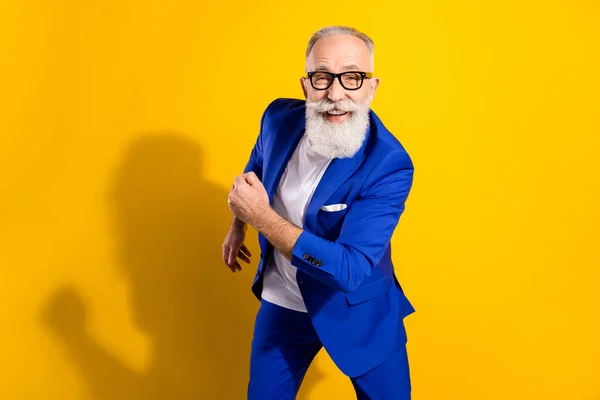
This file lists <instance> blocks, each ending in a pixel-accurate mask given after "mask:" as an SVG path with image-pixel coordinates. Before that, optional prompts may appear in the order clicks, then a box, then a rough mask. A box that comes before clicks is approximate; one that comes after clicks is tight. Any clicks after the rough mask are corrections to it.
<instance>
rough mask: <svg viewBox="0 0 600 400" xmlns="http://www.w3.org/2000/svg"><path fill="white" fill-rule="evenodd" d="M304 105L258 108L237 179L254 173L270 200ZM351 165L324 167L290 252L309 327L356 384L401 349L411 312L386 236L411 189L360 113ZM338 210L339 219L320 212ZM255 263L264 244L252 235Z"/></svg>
mask: <svg viewBox="0 0 600 400" xmlns="http://www.w3.org/2000/svg"><path fill="white" fill-rule="evenodd" d="M304 128H305V102H304V101H303V100H296V99H277V100H275V101H274V102H272V103H271V104H270V105H269V106H268V107H267V109H266V110H265V112H264V114H263V116H262V120H261V128H260V133H259V135H258V138H257V140H256V144H255V145H254V148H253V149H252V153H251V155H250V160H249V162H248V164H247V165H246V168H245V171H244V172H249V171H254V173H256V175H257V176H258V178H259V179H260V180H261V181H262V183H263V185H264V186H265V189H266V190H267V193H268V194H269V200H270V201H271V202H272V200H273V195H274V193H275V191H276V189H277V186H278V183H279V180H280V178H281V175H282V173H283V171H284V170H285V167H286V165H287V162H288V160H289V159H290V157H291V155H292V153H293V152H294V150H295V148H296V146H297V144H298V143H299V141H300V139H301V138H302V136H303V135H304ZM367 133H368V134H367V138H366V139H365V141H364V143H363V146H362V148H361V149H360V150H359V151H358V153H357V154H356V155H355V156H354V157H353V158H345V159H334V160H333V161H332V162H331V163H330V165H329V167H328V168H327V170H326V172H325V174H324V176H323V177H322V179H321V181H320V182H319V185H318V186H317V188H316V190H315V193H314V195H313V197H312V199H311V201H310V203H309V205H308V208H307V210H306V215H305V219H304V227H303V229H304V231H303V233H302V234H301V235H300V237H299V238H298V241H297V243H296V245H295V247H294V249H293V252H292V265H294V266H295V267H296V268H298V271H297V276H296V279H297V283H298V286H299V287H300V291H301V293H302V297H303V298H304V302H305V304H306V308H307V310H308V313H309V315H310V317H311V319H312V322H313V325H314V327H315V329H316V331H317V333H318V335H319V337H320V339H321V341H322V342H323V345H324V346H325V348H326V350H327V352H328V353H329V355H330V356H331V358H332V360H333V361H334V362H335V363H336V365H337V366H338V367H339V368H340V370H341V371H342V372H343V373H345V374H346V375H348V376H358V375H362V374H363V373H365V372H367V371H368V370H370V369H371V368H373V367H375V366H377V365H379V364H380V363H382V362H384V361H385V360H386V359H387V358H388V357H390V356H392V355H393V354H395V353H397V352H399V351H401V350H402V349H403V347H404V346H405V344H406V332H405V329H404V323H403V319H404V317H406V316H407V315H408V314H410V313H412V312H414V308H413V307H412V305H411V304H410V302H409V301H408V299H407V298H406V296H405V295H404V292H403V291H402V289H401V287H400V284H399V283H398V280H397V279H396V276H395V275H394V267H393V264H392V260H391V248H390V238H391V237H392V233H393V232H394V229H395V228H396V226H397V224H398V221H399V219H400V215H401V214H402V212H403V211H404V204H405V201H406V199H407V197H408V193H409V191H410V188H411V186H412V180H413V170H414V169H413V164H412V161H411V159H410V157H409V156H408V154H407V152H406V151H405V150H404V148H403V147H402V145H401V144H400V142H399V141H398V140H397V139H396V138H395V137H394V136H393V135H392V134H391V133H390V132H389V131H388V130H387V129H386V128H385V127H384V126H383V124H382V122H381V121H380V120H379V118H378V117H377V116H376V115H375V113H374V112H373V111H370V128H369V130H368V132H367ZM339 203H345V204H347V208H345V209H344V210H341V211H335V212H328V211H322V210H320V209H321V207H322V206H323V205H328V204H339ZM259 243H260V248H261V260H260V263H259V265H258V269H257V272H256V278H255V280H254V284H253V286H252V290H253V292H254V294H255V295H256V297H258V298H259V299H260V298H261V292H262V271H263V268H264V266H266V265H267V264H268V261H269V258H270V257H271V256H272V253H273V246H272V245H271V244H270V243H269V242H268V241H267V240H266V238H265V237H264V236H263V235H262V234H259Z"/></svg>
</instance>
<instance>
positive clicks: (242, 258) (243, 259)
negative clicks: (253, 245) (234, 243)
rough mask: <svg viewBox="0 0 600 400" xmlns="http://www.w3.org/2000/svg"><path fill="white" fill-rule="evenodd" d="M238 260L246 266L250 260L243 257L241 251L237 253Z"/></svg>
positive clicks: (245, 256)
mask: <svg viewBox="0 0 600 400" xmlns="http://www.w3.org/2000/svg"><path fill="white" fill-rule="evenodd" d="M238 258H239V259H240V260H242V261H243V262H245V263H246V264H250V259H249V258H248V256H247V255H245V254H244V253H242V251H241V250H240V251H238Z"/></svg>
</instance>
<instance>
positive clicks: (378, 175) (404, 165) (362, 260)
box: [292, 151, 414, 293]
mask: <svg viewBox="0 0 600 400" xmlns="http://www.w3.org/2000/svg"><path fill="white" fill-rule="evenodd" d="M413 171H414V167H413V165H412V162H411V160H410V158H409V157H408V155H407V154H406V152H404V151H402V152H401V151H390V152H388V153H387V154H386V155H385V156H383V158H382V159H381V161H380V162H379V163H378V165H377V166H376V167H375V168H374V170H373V171H372V172H371V173H370V176H369V178H368V180H367V184H366V185H365V186H366V187H364V188H363V190H362V191H361V194H360V195H359V196H358V197H357V199H356V200H354V202H352V204H351V205H350V207H349V209H348V212H347V214H346V216H345V217H344V222H343V225H342V229H341V232H340V235H339V237H338V239H337V240H336V241H335V242H331V241H328V240H325V239H323V238H320V237H318V236H316V235H315V234H313V233H311V232H307V231H303V232H302V234H301V235H300V237H299V238H298V241H297V242H296V244H295V246H294V248H293V250H292V265H294V266H295V267H297V268H298V269H300V270H302V271H303V272H305V273H307V274H308V275H310V276H312V277H314V278H315V279H318V280H320V281H321V282H323V283H325V284H327V285H329V286H333V287H335V288H337V289H338V290H341V291H343V292H346V293H347V292H351V291H352V290H354V289H356V288H357V287H358V286H359V285H360V284H361V282H362V281H363V280H364V278H365V277H367V276H368V275H369V274H370V273H371V271H372V270H373V268H374V267H375V266H376V265H377V264H379V262H380V261H381V258H382V257H383V254H384V253H385V250H386V249H387V247H388V245H389V242H390V239H391V237H392V234H393V233H394V230H395V229H396V226H397V225H398V222H399V219H400V215H401V214H402V212H403V211H404V206H405V202H406V199H407V197H408V194H409V192H410V189H411V186H412V182H413Z"/></svg>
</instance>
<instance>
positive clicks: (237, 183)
mask: <svg viewBox="0 0 600 400" xmlns="http://www.w3.org/2000/svg"><path fill="white" fill-rule="evenodd" d="M247 184H248V183H247V182H246V179H244V176H243V175H239V176H236V177H235V178H234V179H233V190H235V189H236V188H237V187H238V186H244V185H247Z"/></svg>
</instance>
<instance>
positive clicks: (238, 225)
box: [231, 215, 248, 232]
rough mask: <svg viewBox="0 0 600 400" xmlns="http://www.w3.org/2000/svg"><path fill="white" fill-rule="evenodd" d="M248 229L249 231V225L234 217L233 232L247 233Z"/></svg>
mask: <svg viewBox="0 0 600 400" xmlns="http://www.w3.org/2000/svg"><path fill="white" fill-rule="evenodd" d="M247 229H248V224H247V223H245V222H244V221H242V220H241V219H239V218H238V217H237V216H235V215H234V216H233V219H232V220H231V230H236V231H239V232H246V230H247Z"/></svg>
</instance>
